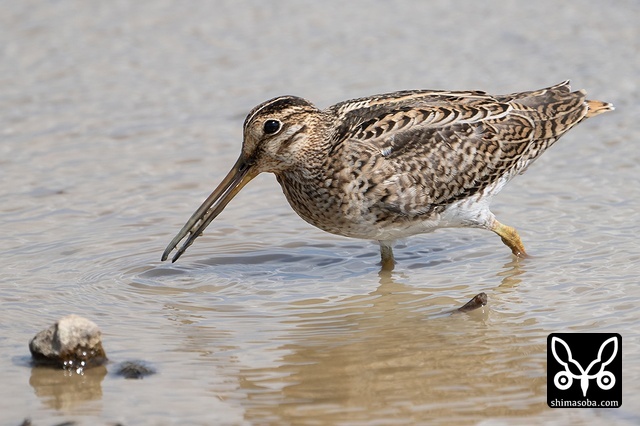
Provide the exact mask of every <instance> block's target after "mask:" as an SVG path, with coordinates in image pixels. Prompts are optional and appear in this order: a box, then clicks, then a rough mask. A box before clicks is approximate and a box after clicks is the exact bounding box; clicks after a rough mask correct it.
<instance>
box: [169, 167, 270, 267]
mask: <svg viewBox="0 0 640 426" xmlns="http://www.w3.org/2000/svg"><path fill="white" fill-rule="evenodd" d="M257 175H258V173H257V172H256V171H255V169H254V168H253V167H251V166H250V165H248V164H247V162H246V161H245V160H244V159H243V158H242V157H240V158H239V159H238V161H236V164H234V165H233V168H232V169H231V170H230V171H229V173H228V174H227V176H226V177H225V178H224V179H223V180H222V182H220V185H218V187H217V188H216V189H215V190H214V191H213V192H212V193H211V195H209V196H208V197H207V199H206V200H204V202H203V203H202V205H201V206H200V207H199V208H198V210H196V212H195V213H194V214H193V215H192V216H191V218H189V220H188V221H187V223H185V225H184V226H183V227H182V229H181V230H180V232H178V235H176V236H175V237H173V240H171V242H170V243H169V245H168V246H167V248H166V249H164V253H162V260H163V261H164V260H167V258H168V257H169V253H171V251H172V250H173V249H174V248H176V247H177V245H178V243H179V242H180V241H181V240H182V239H183V238H184V237H185V236H187V239H186V240H185V242H184V244H182V247H180V249H179V250H178V251H177V252H176V254H175V255H174V256H173V259H171V262H175V261H176V260H178V258H179V257H180V256H181V255H182V253H184V252H185V250H187V248H189V246H190V245H191V244H193V242H194V241H195V239H196V238H198V237H199V236H200V235H201V234H202V232H203V231H204V229H205V228H206V227H207V226H208V225H209V224H210V223H211V221H212V220H213V219H215V218H216V217H217V216H218V215H219V214H220V213H221V212H222V210H224V208H225V207H226V206H227V204H229V201H231V200H232V199H233V197H235V195H236V194H237V193H238V192H240V190H241V189H242V188H243V187H244V186H245V185H246V184H247V183H249V182H250V181H251V180H252V179H253V178H254V177H256V176H257Z"/></svg>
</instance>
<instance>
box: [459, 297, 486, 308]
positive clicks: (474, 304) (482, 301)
mask: <svg viewBox="0 0 640 426" xmlns="http://www.w3.org/2000/svg"><path fill="white" fill-rule="evenodd" d="M486 304H487V294H486V293H478V294H476V295H475V296H474V297H473V299H471V300H469V301H468V302H467V303H465V304H464V305H463V306H462V307H460V308H458V309H456V310H457V311H458V312H470V311H473V310H475V309H478V308H481V307H483V306H484V305H486Z"/></svg>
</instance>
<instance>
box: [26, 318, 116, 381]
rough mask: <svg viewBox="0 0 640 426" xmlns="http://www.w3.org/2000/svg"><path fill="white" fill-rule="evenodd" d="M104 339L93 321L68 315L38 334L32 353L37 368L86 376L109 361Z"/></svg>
mask: <svg viewBox="0 0 640 426" xmlns="http://www.w3.org/2000/svg"><path fill="white" fill-rule="evenodd" d="M101 336H102V333H101V332H100V329H99V328H98V326H97V325H96V324H95V323H94V322H93V321H90V320H88V319H86V318H83V317H80V316H78V315H68V316H66V317H63V318H61V319H60V320H58V322H56V323H55V324H54V325H52V326H51V327H49V328H47V329H46V330H42V331H41V332H40V333H38V334H36V336H35V337H34V338H33V339H31V342H29V350H30V351H31V356H32V357H33V360H34V362H35V363H36V364H45V365H53V366H56V367H60V368H64V369H68V370H76V371H77V372H82V370H84V369H85V368H90V367H95V366H98V365H103V364H104V363H105V362H106V361H107V355H106V354H105V351H104V349H103V348H102V339H101Z"/></svg>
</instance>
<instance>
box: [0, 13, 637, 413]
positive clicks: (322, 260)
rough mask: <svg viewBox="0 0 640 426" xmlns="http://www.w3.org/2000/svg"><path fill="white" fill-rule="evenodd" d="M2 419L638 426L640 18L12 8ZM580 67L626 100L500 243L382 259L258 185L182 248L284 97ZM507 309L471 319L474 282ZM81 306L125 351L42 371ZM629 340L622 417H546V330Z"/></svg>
mask: <svg viewBox="0 0 640 426" xmlns="http://www.w3.org/2000/svg"><path fill="white" fill-rule="evenodd" d="M2 9H3V12H2V14H0V58H1V60H0V84H1V86H2V90H1V92H0V111H1V113H0V135H1V136H0V137H1V139H0V140H1V143H0V176H1V178H2V186H1V190H0V228H1V230H2V236H3V241H4V244H3V248H2V249H1V250H0V254H1V259H2V266H1V267H0V304H1V309H0V377H2V380H0V423H1V424H3V425H5V424H6V425H15V424H19V423H20V422H22V421H23V420H24V419H25V418H30V419H31V420H32V423H33V424H34V425H51V424H55V423H60V422H63V421H75V422H77V424H92V425H93V424H113V423H115V422H121V423H122V424H125V425H134V424H135V425H139V424H149V425H164V424H202V425H205V424H206V425H208V424H234V425H236V424H238V425H240V424H343V425H362V424H379V425H382V424H394V425H395V424H477V423H483V424H532V423H552V424H566V423H570V422H571V423H575V424H590V423H598V424H601V423H603V422H607V423H609V424H637V423H638V422H639V421H640V420H639V419H640V409H639V408H638V405H637V404H635V403H634V401H638V400H640V339H639V337H640V315H639V314H638V308H637V306H638V300H639V298H640V287H639V286H638V281H639V279H638V277H639V276H640V265H639V261H640V245H639V243H638V233H639V232H640V213H639V212H640V185H639V182H638V181H639V178H640V173H639V166H638V164H640V148H639V146H640V145H638V140H639V139H640V126H639V125H638V118H637V117H638V116H640V110H639V107H638V105H639V104H638V99H640V93H639V89H638V75H640V55H638V52H640V45H639V44H638V43H639V41H638V40H640V30H639V27H638V25H637V17H638V16H640V8H639V5H638V3H636V2H633V1H620V2H617V3H616V5H615V7H613V6H612V5H609V4H607V3H605V2H575V3H561V4H559V3H557V2H553V1H539V2H530V3H524V2H516V1H508V2H471V1H470V2H460V3H457V6H456V7H453V6H452V4H451V3H450V2H447V1H434V2H423V3H420V4H413V3H411V4H409V3H403V2H375V3H369V2H348V3H344V2H340V3H338V2H336V4H334V5H330V4H329V2H297V1H295V2H294V1H287V2H279V3H277V4H267V3H264V2H257V1H255V2H253V1H226V2H204V1H201V2H170V1H164V0H162V1H154V2H133V1H131V2H127V1H114V2H103V3H92V2H81V1H57V2H35V1H23V2H4V4H3V6H2ZM567 78H571V79H572V81H573V85H574V87H575V88H585V89H587V90H588V91H589V93H590V95H591V96H592V97H593V98H595V99H600V100H604V101H609V102H613V103H614V104H615V105H616V107H617V110H616V111H615V112H614V113H610V114H606V115H603V116H600V117H597V118H594V119H593V120H589V121H587V122H585V123H583V124H581V125H580V126H579V127H577V128H576V129H574V130H572V131H571V132H569V134H567V135H566V136H565V137H564V138H563V139H562V140H561V141H560V142H559V143H558V144H557V145H556V146H554V147H553V148H551V149H550V150H549V151H548V152H547V153H546V154H545V155H544V156H543V157H542V158H541V159H540V160H539V161H538V162H537V163H535V164H534V165H533V166H532V167H531V168H530V169H529V171H528V172H527V173H526V174H525V175H523V176H520V177H518V178H516V179H515V180H514V181H513V182H511V183H510V184H509V185H508V186H507V188H506V189H505V190H504V191H503V192H502V193H501V194H499V195H498V196H497V197H496V198H495V199H494V203H493V211H494V212H495V213H496V215H497V216H498V218H500V220H501V221H502V222H504V223H506V224H509V225H512V226H515V227H516V228H517V229H518V230H519V231H520V234H521V236H522V238H523V241H524V243H525V245H526V247H527V249H528V251H529V252H530V254H532V255H533V256H532V257H531V258H528V259H524V260H520V261H515V260H514V259H513V258H512V257H511V255H510V253H509V250H508V249H507V248H506V247H505V246H503V245H502V243H501V242H500V241H499V238H497V237H496V236H495V235H493V234H492V233H490V232H486V231H479V230H443V231H438V232H435V233H433V234H430V235H423V236H417V237H413V238H409V239H407V240H406V241H402V242H400V243H399V244H398V245H397V247H396V256H397V258H398V261H399V265H398V267H397V268H396V270H394V271H393V272H392V273H386V274H381V273H380V272H379V267H378V265H377V262H378V248H377V245H376V244H373V243H370V242H366V241H356V240H350V239H346V238H342V237H337V236H333V235H329V234H325V233H323V232H321V231H319V230H316V229H314V228H312V227H311V226H309V225H307V224H306V223H304V222H303V221H302V220H301V219H299V218H298V217H297V216H296V215H295V214H294V213H293V212H292V211H291V209H290V208H289V207H288V205H287V203H286V201H285V199H284V196H283V195H282V193H281V190H280V188H279V187H278V185H277V183H276V182H275V179H274V178H273V176H270V175H265V176H261V177H259V178H257V179H256V180H255V181H254V182H252V183H251V184H250V185H249V186H248V187H247V188H245V190H243V191H242V193H241V194H240V195H239V196H238V197H237V198H236V199H235V200H234V201H233V202H232V203H231V204H230V205H229V206H228V207H227V209H226V210H225V212H224V213H223V214H222V215H221V216H219V217H218V218H217V219H216V221H215V222H213V223H212V225H211V226H210V227H209V228H208V230H207V232H206V234H205V235H204V236H203V237H201V238H199V239H198V241H197V242H196V243H195V244H194V245H193V246H192V247H191V248H190V249H189V250H188V251H187V253H186V254H185V255H184V256H183V257H182V258H181V259H180V260H179V261H178V262H177V263H175V264H171V263H161V262H160V261H159V259H160V255H161V253H162V251H163V249H164V247H165V246H166V244H167V243H168V242H169V241H170V240H171V238H172V237H173V236H174V235H175V234H176V233H177V231H178V230H179V229H180V227H181V226H182V225H183V223H184V222H185V221H186V220H187V219H188V217H189V216H190V215H191V213H192V212H193V211H194V210H195V208H196V207H197V206H198V205H199V203H200V202H201V201H202V200H203V199H204V198H205V197H206V196H207V195H208V194H209V192H210V191H211V190H212V189H213V188H214V187H215V185H216V184H217V183H218V182H219V181H220V179H221V178H222V177H223V176H224V175H225V173H226V172H227V170H228V169H229V168H230V166H231V165H232V164H233V162H234V161H235V159H236V157H237V155H238V153H239V149H240V143H241V128H242V121H243V119H244V116H245V115H246V113H247V112H248V111H249V110H250V109H251V108H252V107H253V106H254V105H256V104H258V103H259V102H261V101H263V100H266V99H268V98H270V97H272V96H276V95H281V94H295V95H299V96H304V97H306V98H308V99H311V100H312V101H314V102H316V103H317V104H318V105H319V106H321V107H326V106H328V105H330V104H332V103H334V102H338V101H341V100H344V99H347V98H352V97H358V96H366V95H369V94H374V93H380V92H385V91H392V90H399V89H414V88H432V89H484V90H487V91H490V92H494V93H509V92H514V91H519V90H528V89H536V88H540V87H544V86H547V85H551V84H554V83H558V82H560V81H562V80H564V79H567ZM480 292H485V293H486V294H487V296H488V301H489V303H488V305H487V306H485V307H484V308H482V309H480V310H476V311H473V312H470V313H465V314H456V315H448V314H447V312H449V311H450V310H451V309H453V308H455V307H458V306H461V305H462V304H463V303H465V302H466V301H467V300H468V299H470V298H471V297H473V296H474V295H475V294H477V293H480ZM70 313H75V314H79V315H83V316H86V317H88V318H90V319H91V320H93V321H95V322H96V323H97V324H98V325H99V326H100V327H101V329H102V330H103V333H104V346H105V349H106V351H107V355H108V356H109V357H110V358H111V359H112V360H114V361H116V362H118V361H125V360H130V359H140V360H144V361H146V362H149V363H150V364H151V365H152V366H153V367H154V368H155V369H156V370H157V374H155V375H153V376H150V377H147V378H144V379H142V380H125V379H123V378H122V377H120V376H117V375H114V374H112V372H110V371H109V366H107V368H106V369H97V370H89V371H86V372H85V374H84V375H83V376H73V375H70V374H66V373H63V372H58V371H50V370H43V369H39V368H33V369H32V368H31V367H30V366H29V358H28V347H27V344H28V341H29V339H30V338H31V337H32V336H33V335H35V333H36V332H37V331H39V330H40V329H43V328H45V327H47V326H48V325H50V324H51V323H53V322H54V321H55V320H56V319H58V318H60V317H62V316H64V315H66V314H70ZM561 331H564V332H567V331H572V332H617V333H620V334H621V335H622V337H623V342H622V351H623V369H624V377H623V379H622V380H623V404H622V407H621V408H619V409H615V410H614V409H584V410H567V409H555V410H552V409H550V408H548V407H547V405H546V389H547V388H546V383H547V378H546V338H547V335H548V334H549V333H551V332H561Z"/></svg>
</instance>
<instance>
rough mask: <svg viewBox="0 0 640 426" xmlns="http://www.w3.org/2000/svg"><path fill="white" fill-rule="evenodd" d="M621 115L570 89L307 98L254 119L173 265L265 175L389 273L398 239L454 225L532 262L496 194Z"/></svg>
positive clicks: (285, 101)
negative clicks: (582, 127) (582, 133)
mask: <svg viewBox="0 0 640 426" xmlns="http://www.w3.org/2000/svg"><path fill="white" fill-rule="evenodd" d="M610 110H613V105H611V104H609V103H606V102H600V101H591V100H587V99H586V92H585V91H584V90H579V91H574V92H572V91H571V89H570V87H569V82H568V81H565V82H563V83H560V84H558V85H556V86H552V87H548V88H546V89H541V90H535V91H529V92H521V93H512V94H509V95H499V96H492V95H489V94H487V93H485V92H481V91H441V90H410V91H400V92H394V93H388V94H382V95H375V96H369V97H365V98H359V99H353V100H349V101H345V102H340V103H338V104H336V105H333V106H330V107H329V108H327V109H325V110H320V109H318V108H316V107H315V106H314V105H313V104H312V103H311V102H309V101H307V100H305V99H302V98H299V97H296V96H280V97H277V98H274V99H271V100H269V101H266V102H264V103H262V104H260V105H258V106H257V107H255V108H254V109H253V110H252V111H251V112H250V113H249V115H248V116H247V118H246V119H245V121H244V142H243V144H242V151H241V153H240V158H238V160H237V161H236V163H235V164H234V166H233V167H232V169H231V171H230V172H229V174H227V176H226V177H225V178H224V179H223V181H222V182H221V183H220V185H219V186H218V187H217V188H216V189H215V190H214V191H213V193H211V195H209V197H208V198H207V199H206V200H205V201H204V203H202V205H201V206H200V208H198V210H196V212H195V213H194V214H193V215H192V216H191V218H190V219H189V220H188V221H187V223H186V224H185V225H184V227H183V228H182V229H181V230H180V232H179V233H178V234H177V235H176V236H175V238H174V239H173V240H172V241H171V242H170V243H169V245H168V246H167V248H166V249H165V251H164V253H163V255H162V260H166V259H167V257H168V256H169V253H170V252H171V251H172V250H173V249H174V248H176V247H177V245H178V243H179V242H180V241H181V240H182V239H183V238H184V237H187V238H186V240H185V242H184V244H183V245H182V246H181V247H180V249H178V251H177V252H176V254H175V255H174V257H173V261H174V262H175V261H176V260H177V259H178V258H179V257H180V256H181V255H182V253H184V251H185V250H186V249H187V248H188V247H189V246H190V245H191V244H192V243H193V242H194V240H195V239H196V238H197V237H198V236H199V235H201V234H202V232H203V231H204V229H205V228H206V227H207V226H208V225H209V223H211V221H212V220H213V219H215V218H216V217H217V216H218V215H219V214H220V212H222V210H223V209H224V208H225V206H226V205H227V204H228V203H229V201H231V199H232V198H233V197H234V196H235V195H236V194H237V193H238V192H239V191H240V190H241V189H242V188H243V187H244V186H245V185H246V184H247V183H249V181H251V180H252V179H253V178H254V177H256V176H257V175H258V174H259V173H262V172H271V173H273V174H275V175H276V179H277V180H278V183H280V186H281V187H282V191H283V192H284V195H285V196H286V198H287V201H289V204H290V205H291V207H292V208H293V210H294V211H295V212H296V213H297V214H298V215H299V216H300V217H301V218H302V219H304V220H305V221H307V222H308V223H310V224H311V225H314V226H316V227H318V228H320V229H322V230H324V231H327V232H331V233H333V234H338V235H344V236H347V237H353V238H362V239H368V240H377V241H378V242H379V244H380V252H381V257H382V267H383V269H392V268H393V265H394V263H395V261H394V258H393V251H392V244H393V242H394V240H397V239H399V238H405V237H408V236H411V235H415V234H421V233H426V232H431V231H433V230H435V229H438V228H448V227H470V228H484V229H489V230H491V231H493V232H495V233H496V234H498V235H499V236H500V237H501V238H502V241H503V242H504V244H506V245H507V246H508V247H509V248H510V249H511V251H512V253H513V254H514V255H515V256H525V255H526V252H525V249H524V246H523V244H522V241H521V240H520V236H519V235H518V233H517V232H516V230H515V229H514V228H512V227H510V226H507V225H504V224H502V223H500V222H498V220H497V219H496V218H495V216H494V215H493V213H491V211H490V210H489V204H490V201H491V198H492V197H493V196H494V195H495V194H497V193H498V192H499V191H500V190H501V189H502V188H503V187H504V186H505V184H506V183H507V182H509V181H510V180H511V179H512V178H513V177H514V176H516V175H518V174H521V173H523V172H524V171H525V170H526V169H527V167H528V166H529V165H530V164H531V163H532V162H533V161H534V160H535V159H536V158H538V157H539V156H540V155H541V154H542V153H543V152H544V151H545V150H546V149H547V148H549V147H550V146H551V145H552V144H553V143H554V142H555V141H557V140H558V138H560V137H561V136H562V135H563V134H565V133H566V132H567V131H568V130H569V129H571V128H572V127H573V126H575V125H576V124H578V123H580V122H581V121H582V120H584V119H585V118H589V117H593V116H595V115H598V114H600V113H603V112H606V111H610Z"/></svg>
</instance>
